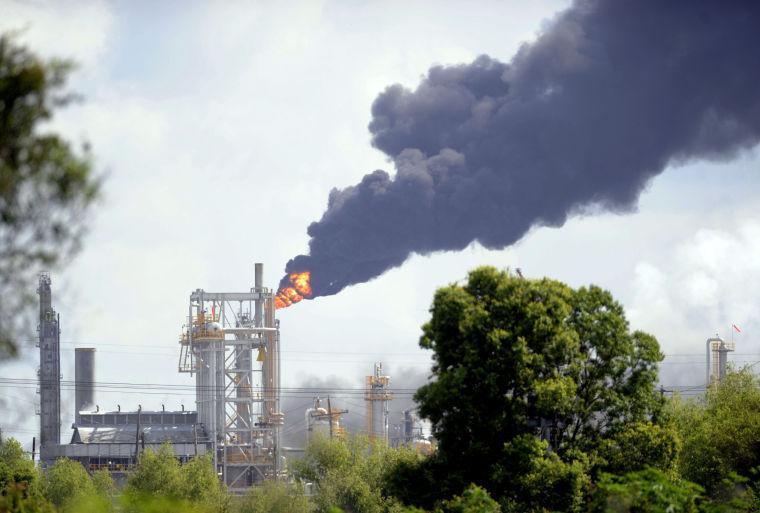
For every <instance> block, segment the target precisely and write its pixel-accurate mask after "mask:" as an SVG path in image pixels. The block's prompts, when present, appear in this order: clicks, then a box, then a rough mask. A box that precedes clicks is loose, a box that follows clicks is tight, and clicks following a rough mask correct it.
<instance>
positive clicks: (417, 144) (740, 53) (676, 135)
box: [286, 0, 760, 296]
mask: <svg viewBox="0 0 760 513" xmlns="http://www.w3.org/2000/svg"><path fill="white" fill-rule="evenodd" d="M758 48H760V3H758V2H738V1H737V2H732V1H727V2H714V1H702V2H700V1H689V2H686V1H683V2H679V1H669V2H660V1H656V0H645V1H642V0H623V1H614V2H609V1H601V0H594V1H578V2H576V3H575V4H574V5H573V6H572V7H571V8H570V9H568V10H567V11H565V12H563V13H561V14H560V15H559V16H558V17H557V18H556V19H555V20H554V22H553V23H552V24H551V26H550V27H549V28H548V29H547V30H546V31H545V32H544V33H543V34H542V35H540V36H539V37H538V39H537V40H536V41H535V42H533V43H531V44H526V45H523V46H522V47H521V48H520V50H519V51H518V52H517V54H516V55H515V56H514V58H513V59H512V61H511V62H510V63H509V64H505V63H502V62H499V61H497V60H495V59H493V58H491V57H488V56H485V55H484V56H481V57H479V58H477V59H476V60H475V61H474V62H472V63H470V64H464V65H459V66H449V67H445V66H436V67H433V68H431V69H430V70H429V72H428V74H427V76H426V77H425V78H424V79H423V80H422V82H421V83H420V85H419V86H418V87H417V89H416V90H414V91H412V90H409V89H406V88H404V87H402V86H400V85H393V86H391V87H388V88H387V89H386V90H385V91H384V92H383V93H382V94H380V96H378V98H377V99H376V100H375V102H374V104H373V105H372V121H371V123H370V125H369V130H370V132H371V133H372V143H373V145H374V146H375V147H376V148H378V149H380V150H382V151H383V152H385V153H386V154H387V155H388V156H389V157H390V158H391V159H392V160H393V162H394V164H395V168H396V174H395V176H390V175H389V174H388V173H386V172H385V171H380V170H378V171H374V172H373V173H370V174H368V175H366V176H365V177H364V178H363V179H362V180H361V181H360V182H359V183H358V184H357V185H354V186H351V187H348V188H345V189H342V190H338V189H334V190H333V191H332V192H331V193H330V197H329V201H328V207H327V210H326V211H325V213H324V215H323V216H322V219H320V220H319V221H317V222H314V223H312V224H311V225H310V226H309V228H308V234H309V236H310V237H311V239H310V241H309V254H308V255H299V256H297V257H296V258H294V259H292V260H291V261H290V262H288V264H287V266H286V270H287V271H288V272H293V271H303V270H311V271H312V285H313V287H314V296H320V295H329V294H335V293H337V292H339V291H340V290H341V289H343V288H344V287H346V286H348V285H351V284H355V283H361V282H364V281H367V280H370V279H372V278H374V277H376V276H378V275H380V274H382V273H383V272H384V271H386V270H388V269H390V268H392V267H395V266H398V265H401V264H402V263H403V262H404V261H405V260H406V259H407V258H408V257H409V256H410V255H411V254H412V253H418V254H428V253H431V252H435V251H446V250H460V249H462V248H464V247H466V246H467V245H469V244H471V243H473V242H478V243H480V244H482V245H483V246H485V247H488V248H503V247H505V246H508V245H510V244H513V243H514V242H516V241H518V240H519V239H520V238H521V237H522V236H523V235H524V234H525V233H526V232H527V231H528V230H529V229H530V228H531V227H533V226H562V225H563V224H564V223H565V221H566V220H567V218H568V216H571V215H573V214H574V213H577V212H578V211H580V210H583V209H589V208H591V209H604V210H612V211H620V212H625V211H630V210H633V209H635V207H636V204H637V201H638V197H639V195H640V194H641V192H642V190H643V189H644V187H645V186H646V185H647V183H648V182H649V180H650V179H651V178H652V177H654V176H655V175H657V174H658V173H660V172H662V171H663V170H664V169H665V167H666V166H668V165H672V164H678V163H681V162H684V161H687V160H691V159H727V158H731V157H732V156H734V155H735V154H736V153H737V151H740V150H742V149H744V148H748V147H751V146H753V145H755V144H757V142H758V140H759V139H760V87H758V83H760V51H758Z"/></svg>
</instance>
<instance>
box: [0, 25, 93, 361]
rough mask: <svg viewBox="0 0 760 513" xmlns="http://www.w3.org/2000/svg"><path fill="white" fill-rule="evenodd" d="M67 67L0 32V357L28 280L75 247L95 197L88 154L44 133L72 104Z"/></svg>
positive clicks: (10, 349) (7, 351) (10, 350)
mask: <svg viewBox="0 0 760 513" xmlns="http://www.w3.org/2000/svg"><path fill="white" fill-rule="evenodd" d="M70 70H71V64H70V63H67V62H63V61H56V60H52V61H45V60H43V59H41V58H40V57H38V56H37V55H35V54H34V53H32V52H30V51H29V50H27V49H26V48H25V47H23V46H21V45H19V44H17V43H16V41H15V40H14V38H13V37H12V36H10V35H8V34H6V35H2V34H0V294H2V296H3V298H4V300H3V304H2V306H0V359H2V357H4V356H8V355H12V354H14V353H15V351H16V350H17V348H16V346H15V344H14V343H13V338H12V335H13V334H14V331H15V330H16V329H17V328H18V321H19V315H18V314H19V311H20V309H19V301H20V300H21V299H24V298H27V293H26V291H28V290H34V288H33V287H32V286H31V279H33V277H34V274H36V273H37V272H39V271H40V267H43V269H45V268H48V269H49V268H50V267H51V266H53V265H55V264H57V263H58V262H59V261H60V260H61V259H62V257H65V256H67V255H69V254H71V252H72V251H73V250H75V249H77V245H78V242H79V240H80V237H81V235H82V230H83V227H84V224H83V219H84V215H85V214H86V213H87V211H88V208H89V207H90V205H91V204H92V202H93V200H94V199H95V198H96V196H97V193H98V179H97V178H96V177H95V176H94V173H93V170H92V164H91V158H90V155H89V152H88V151H87V149H86V148H83V149H82V150H79V151H77V150H75V149H73V148H72V146H71V144H70V143H68V142H67V141H66V140H64V139H63V138H62V137H61V136H60V135H58V134H55V133H53V132H51V131H50V130H46V129H45V123H46V122H47V121H49V120H50V119H51V118H52V116H53V113H54V111H55V110H56V109H57V108H60V107H62V106H64V105H66V104H67V103H69V102H71V101H72V99H74V97H73V96H72V95H71V94H68V93H67V92H66V91H65V89H64V88H65V83H66V78H67V75H68V73H69V71H70Z"/></svg>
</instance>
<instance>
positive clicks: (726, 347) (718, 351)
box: [707, 334, 735, 386]
mask: <svg viewBox="0 0 760 513" xmlns="http://www.w3.org/2000/svg"><path fill="white" fill-rule="evenodd" d="M734 349H735V345H734V342H733V341H731V342H726V341H725V340H723V339H722V338H720V337H719V336H718V335H717V334H716V335H715V336H714V337H712V338H708V339H707V386H710V385H711V384H712V383H714V382H720V381H722V380H723V378H725V377H726V365H727V363H728V353H730V352H731V351H733V350H734Z"/></svg>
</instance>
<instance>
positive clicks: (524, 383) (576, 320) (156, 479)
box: [0, 267, 760, 513]
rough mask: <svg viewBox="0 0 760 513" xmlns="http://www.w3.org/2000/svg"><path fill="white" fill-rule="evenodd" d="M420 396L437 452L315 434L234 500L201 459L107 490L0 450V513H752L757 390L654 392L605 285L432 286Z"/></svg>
mask: <svg viewBox="0 0 760 513" xmlns="http://www.w3.org/2000/svg"><path fill="white" fill-rule="evenodd" d="M430 312H431V318H430V321H429V322H428V323H427V324H425V326H424V327H423V336H422V339H421V342H420V344H421V345H422V347H424V348H427V349H430V350H431V351H432V353H433V367H432V374H433V379H432V380H431V382H430V383H429V384H427V385H425V386H423V387H422V388H420V389H419V390H418V392H417V393H416V395H415V400H416V401H417V403H418V406H419V412H420V414H421V415H422V416H423V417H425V418H426V419H428V420H429V421H430V423H431V427H432V432H433V435H434V436H435V438H436V441H437V450H436V451H435V452H433V453H432V454H431V455H430V456H422V455H420V454H417V453H415V452H414V451H412V450H410V449H406V448H401V449H391V448H389V447H387V446H384V445H380V444H372V443H370V442H369V441H368V440H366V439H365V438H362V437H354V438H349V439H348V440H346V441H337V440H328V439H317V440H315V441H313V442H312V443H311V444H310V445H309V446H308V447H307V450H306V454H305V456H304V458H303V459H301V460H299V461H295V462H291V468H290V470H291V479H290V481H289V482H281V481H280V482H269V483H266V484H265V485H264V486H261V487H256V488H253V489H252V490H251V491H250V492H249V494H248V495H246V496H244V497H233V496H231V495H230V494H229V493H228V492H227V491H226V490H225V489H224V488H223V487H222V486H221V485H220V484H219V481H218V479H217V477H216V475H215V474H214V470H213V468H212V465H211V462H210V461H209V460H208V459H207V458H204V457H199V458H196V459H193V460H192V461H190V462H189V463H188V464H186V465H184V466H180V464H179V462H178V460H177V459H176V457H175V456H174V455H173V454H172V452H171V448H170V446H165V447H164V448H162V449H161V450H160V451H158V452H157V453H153V452H151V451H146V452H145V453H144V454H143V455H141V458H140V460H139V464H138V465H137V466H136V467H135V468H134V469H133V470H132V471H131V472H130V474H129V477H128V479H127V484H126V486H125V487H124V489H123V490H119V491H118V493H117V492H116V491H115V490H114V486H113V483H112V482H111V481H110V478H109V477H108V475H107V474H104V473H97V472H96V473H94V474H93V475H92V476H90V475H88V474H87V473H86V472H85V471H84V469H83V468H82V467H81V466H79V465H78V464H77V463H74V462H71V461H66V460H62V461H59V462H57V463H56V464H55V466H54V467H53V468H52V469H50V470H49V471H47V472H46V473H45V474H44V475H40V473H39V472H38V470H37V469H36V468H35V467H34V466H33V465H32V463H31V462H30V461H28V459H27V458H26V457H25V456H24V455H23V453H22V452H21V448H20V447H19V445H18V444H17V443H16V442H13V441H10V440H9V441H7V442H5V443H4V444H3V446H2V452H1V454H0V480H1V482H0V485H1V486H2V490H3V492H2V496H1V497H0V513H2V512H4V511H28V512H33V511H56V510H57V511H62V512H69V511H70V512H72V513H77V512H85V511H104V512H109V511H114V512H115V511H124V512H135V513H137V512H143V511H145V512H155V513H159V512H164V511H167V512H168V511H190V512H199V513H206V512H208V513H237V512H240V513H307V512H314V513H340V512H345V513H422V512H434V513H454V512H458V513H465V512H467V513H476V512H478V513H481V512H484V513H497V512H499V513H532V512H535V513H539V512H567V513H582V512H590V513H601V512H642V513H646V512H667V513H698V512H699V513H718V512H724V513H728V512H747V513H748V512H760V382H759V381H758V378H756V377H755V376H754V374H753V373H752V371H751V369H750V368H746V369H743V370H740V371H736V372H730V373H729V374H728V376H727V377H726V378H725V379H724V380H723V382H722V383H721V384H720V385H716V386H711V387H710V388H709V390H707V391H706V393H705V394H704V396H703V397H699V398H696V399H692V400H690V401H686V400H682V399H681V398H679V397H677V396H676V397H674V398H667V397H664V396H663V394H661V393H660V392H659V391H658V389H657V386H656V385H657V368H658V364H659V362H660V361H661V360H662V358H663V355H662V353H661V352H660V348H659V344H658V342H657V340H656V339H655V338H654V337H652V336H651V335H648V334H646V333H642V332H639V331H631V330H630V327H629V324H628V321H627V320H626V318H625V315H624V312H623V308H622V306H621V305H620V304H619V303H618V302H616V301H615V300H614V299H613V298H612V296H611V295H610V293H609V292H607V291H605V290H602V289H600V288H598V287H593V286H592V287H582V288H578V289H574V288H571V287H569V286H567V285H565V284H563V283H560V282H557V281H554V280H549V279H542V280H526V279H522V278H521V277H516V276H512V275H511V274H510V273H509V272H507V271H499V270H496V269H493V268H490V267H484V268H480V269H476V270H475V271H473V272H472V273H470V275H469V277H468V280H467V282H466V283H463V284H456V285H451V286H448V287H444V288H442V289H439V290H438V291H437V293H436V295H435V298H434V300H433V304H432V307H431V310H430Z"/></svg>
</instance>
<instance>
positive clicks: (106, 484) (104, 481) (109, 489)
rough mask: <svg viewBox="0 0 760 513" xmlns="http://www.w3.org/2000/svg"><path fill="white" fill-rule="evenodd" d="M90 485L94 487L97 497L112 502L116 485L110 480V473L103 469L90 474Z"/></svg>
mask: <svg viewBox="0 0 760 513" xmlns="http://www.w3.org/2000/svg"><path fill="white" fill-rule="evenodd" d="M92 484H93V485H95V490H96V491H97V493H98V495H100V496H101V497H103V498H105V499H108V500H113V497H114V495H116V483H114V480H113V478H111V474H110V472H108V471H107V470H105V469H101V470H96V471H95V472H93V473H92Z"/></svg>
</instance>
